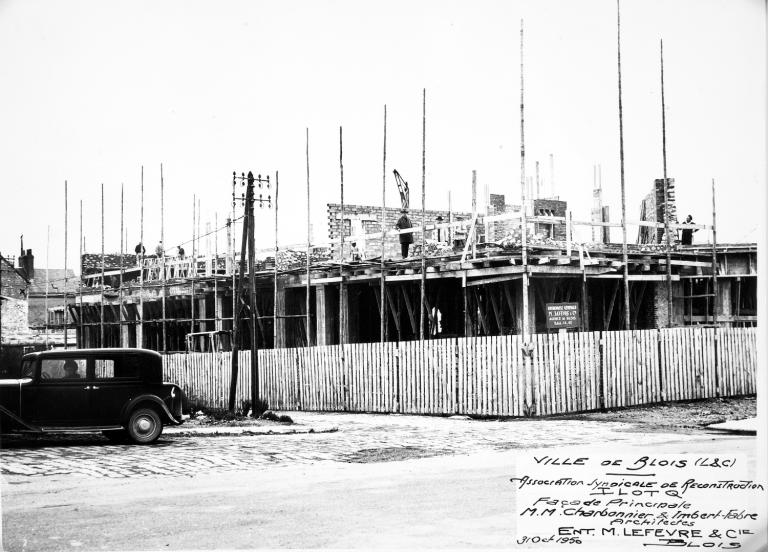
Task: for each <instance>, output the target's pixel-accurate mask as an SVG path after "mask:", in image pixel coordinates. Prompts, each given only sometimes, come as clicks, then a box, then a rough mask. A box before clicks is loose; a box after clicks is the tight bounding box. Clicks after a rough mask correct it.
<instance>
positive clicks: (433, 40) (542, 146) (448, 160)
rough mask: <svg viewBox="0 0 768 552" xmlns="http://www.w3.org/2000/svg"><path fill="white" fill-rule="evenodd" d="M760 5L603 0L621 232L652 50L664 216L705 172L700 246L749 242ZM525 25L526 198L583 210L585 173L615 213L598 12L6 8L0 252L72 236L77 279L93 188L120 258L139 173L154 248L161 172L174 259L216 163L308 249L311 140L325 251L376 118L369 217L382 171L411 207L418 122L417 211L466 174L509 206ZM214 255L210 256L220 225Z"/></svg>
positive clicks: (2, 11) (563, 5) (99, 5)
mask: <svg viewBox="0 0 768 552" xmlns="http://www.w3.org/2000/svg"><path fill="white" fill-rule="evenodd" d="M765 9H766V8H765V3H764V2H762V1H758V0H675V1H664V0H623V1H622V2H621V62H622V102H623V125H624V156H625V184H626V198H627V201H626V205H627V218H628V219H630V220H637V219H639V215H640V201H641V199H642V198H643V197H644V196H645V195H646V194H648V193H649V192H650V190H651V186H652V182H653V179H655V178H661V177H662V176H663V166H662V118H661V85H660V43H661V41H663V47H664V83H665V88H664V95H665V103H666V131H667V132H666V138H667V172H668V175H669V176H670V177H673V178H675V180H676V190H677V202H678V210H679V212H680V213H681V214H683V215H684V214H688V213H690V214H692V215H693V217H694V220H695V221H696V222H699V223H702V224H709V223H711V220H712V196H711V186H712V179H714V180H715V183H716V190H717V192H716V193H717V233H718V242H740V241H756V240H757V239H758V236H762V231H763V230H762V227H761V226H760V225H761V224H763V222H762V219H764V218H765V217H764V215H765V206H766V198H765V189H766V185H765V182H766V155H765V152H766V14H765ZM521 21H522V22H523V26H524V80H525V100H524V102H525V125H524V131H525V150H526V168H525V170H526V174H527V175H528V176H533V175H535V167H536V162H537V161H538V162H539V163H540V175H541V178H542V180H543V191H544V192H545V193H546V194H547V195H549V194H555V195H558V196H560V198H561V199H565V200H567V201H568V204H569V208H571V209H572V211H573V216H574V219H580V220H588V219H589V210H590V208H591V206H592V187H593V175H594V167H595V165H598V164H599V165H600V167H601V174H602V185H603V196H604V204H606V205H609V206H610V209H611V218H612V220H615V221H618V220H619V216H620V205H621V204H620V197H621V195H620V174H621V173H620V164H619V117H618V75H617V26H616V22H617V5H616V2H615V1H612V0H592V1H584V2H574V1H571V0H544V1H533V0H531V1H517V2H513V1H507V0H505V1H501V0H500V1H493V0H480V1H475V2H469V1H456V0H453V1H451V0H448V1H437V0H434V1H432V0H423V1H417V2H410V1H399V0H394V1H387V2H380V1H379V2H374V1H368V2H360V1H353V0H314V1H309V0H292V1H286V2H267V1H258V0H256V1H236V0H229V1H226V0H225V1H220V2H213V1H203V0H197V1H195V0H187V1H164V2H153V1H147V2H142V1H134V2H103V1H91V0H79V1H78V0H72V1H69V0H68V1H65V2H62V1H52V0H50V1H48V0H32V1H28V0H23V1H22V0H0V83H2V85H1V86H0V129H2V131H0V192H1V193H0V197H1V198H2V200H1V204H2V209H1V210H0V217H1V218H0V252H2V253H3V254H4V255H18V251H19V236H20V235H21V234H23V235H24V246H25V248H32V249H33V251H34V253H35V257H36V258H35V264H36V266H37V267H45V266H46V264H48V265H49V266H50V267H51V268H62V267H63V266H64V264H65V255H64V249H65V247H64V246H65V234H66V236H67V260H66V262H67V265H68V266H69V267H70V268H72V267H76V265H77V256H78V253H79V249H78V242H79V236H80V203H81V202H82V219H83V223H82V226H83V235H84V241H85V249H86V251H87V252H92V253H98V252H100V251H101V239H102V231H101V220H102V216H101V215H102V209H101V187H102V185H103V187H104V220H105V223H104V242H105V249H106V251H107V252H118V251H119V250H120V241H121V240H120V237H121V231H120V221H121V190H122V194H123V198H124V199H123V224H124V234H125V235H126V236H127V240H126V243H125V244H124V247H125V249H126V250H127V251H132V250H133V247H134V245H135V244H136V243H137V242H138V241H139V239H140V227H141V214H140V212H141V210H140V205H141V174H142V167H143V174H144V184H143V188H144V222H143V233H144V243H145V245H146V247H147V250H154V247H155V245H157V242H158V240H159V239H160V235H161V220H160V219H161V209H160V203H161V187H160V166H161V164H162V167H163V191H164V195H163V199H164V207H165V208H164V234H165V238H166V239H165V243H166V247H167V248H169V249H171V250H172V251H173V248H174V247H175V246H176V245H178V244H180V243H184V244H187V245H185V249H186V250H187V252H191V244H189V242H190V241H191V239H192V235H193V228H194V225H195V223H194V207H193V206H194V205H195V203H196V202H199V205H200V221H201V222H200V226H201V230H203V231H204V230H205V228H206V224H207V223H209V224H210V225H211V226H212V227H215V226H216V225H215V222H218V226H220V227H222V228H223V227H224V224H225V220H226V218H227V217H228V216H230V214H231V210H232V172H233V171H236V172H237V173H238V174H239V173H241V172H248V171H253V172H254V174H262V175H267V174H269V175H270V180H271V182H273V183H274V181H275V179H278V180H279V187H280V188H279V202H278V207H279V210H278V225H279V230H278V234H279V241H280V243H281V245H282V246H285V247H289V246H291V245H294V244H302V243H304V242H305V240H306V234H307V227H306V220H307V158H306V149H307V143H306V140H307V133H308V135H309V181H310V220H311V223H312V230H313V238H314V240H315V241H322V240H324V239H325V238H326V235H327V215H326V204H327V203H329V202H338V201H339V199H340V159H339V157H340V128H341V129H342V139H341V151H342V162H343V175H344V199H345V203H348V204H374V205H380V204H381V195H382V178H383V174H382V173H383V146H384V143H383V134H384V108H385V106H386V110H387V142H386V202H387V205H389V206H398V205H399V196H398V193H397V188H396V185H395V181H394V179H393V178H392V169H397V170H398V171H399V172H400V173H401V174H402V175H403V176H404V177H405V178H406V180H408V182H409V183H410V186H411V206H412V208H420V206H421V183H422V117H423V116H424V117H425V120H426V122H425V127H426V136H425V144H426V151H425V166H426V174H425V177H424V180H425V187H426V197H427V201H426V203H427V208H447V207H448V198H449V194H450V196H451V204H452V207H453V209H454V210H458V211H461V210H465V211H469V210H470V205H471V181H472V171H473V170H475V171H477V181H478V189H479V190H481V191H482V190H484V189H485V188H486V187H487V188H488V190H489V192H490V193H502V194H505V195H506V196H507V201H508V202H514V203H519V199H520V169H521V167H520V146H521V140H520V134H521V133H520V71H521V69H520V61H521V58H520V27H521ZM422 94H425V95H426V102H425V104H426V110H425V113H423V112H422ZM550 156H551V158H552V160H553V163H552V167H553V168H554V170H553V171H552V170H550ZM65 181H66V182H67V203H68V209H67V212H68V223H67V225H66V232H65V220H64V219H65V217H64V213H65V209H64V203H65V193H64V189H65V184H64V183H65ZM241 192H242V189H239V190H238V194H240V193H241ZM261 192H262V193H263V195H264V196H265V197H266V196H267V195H272V196H273V194H274V188H270V190H266V189H264V190H262V191H261ZM238 211H241V208H240V207H238ZM238 216H239V214H238ZM274 224H275V223H274V209H272V210H270V209H267V208H262V209H258V212H257V221H256V231H257V238H256V241H257V247H258V248H269V247H272V246H273V244H274V239H275V236H274ZM705 234H706V232H700V233H698V234H697V235H696V236H697V239H698V240H701V241H706V240H707V238H708V236H707V235H705ZM635 236H636V229H633V228H630V229H629V239H630V241H634V237H635ZM617 239H618V236H617ZM298 246H299V247H302V246H301V245H298ZM202 247H203V249H204V248H205V243H204V242H203V245H202ZM214 247H215V246H214V243H213V242H210V248H211V249H214ZM216 247H217V248H218V250H219V251H220V252H221V251H224V249H225V248H226V232H225V231H224V230H222V231H221V232H219V234H218V244H217V245H216Z"/></svg>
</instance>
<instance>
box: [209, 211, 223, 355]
mask: <svg viewBox="0 0 768 552" xmlns="http://www.w3.org/2000/svg"><path fill="white" fill-rule="evenodd" d="M213 227H214V228H215V230H214V231H213V235H214V238H213V265H212V266H211V272H212V273H213V329H214V331H217V332H218V331H221V326H222V324H221V316H219V315H220V314H221V312H220V309H219V285H218V284H219V213H218V212H216V211H214V213H213ZM217 350H218V349H217Z"/></svg>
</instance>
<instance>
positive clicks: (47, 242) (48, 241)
mask: <svg viewBox="0 0 768 552" xmlns="http://www.w3.org/2000/svg"><path fill="white" fill-rule="evenodd" d="M47 228H48V229H47V230H46V237H45V348H46V349H47V348H48V288H49V287H51V282H50V278H49V274H48V270H49V269H48V267H49V266H50V261H49V260H48V259H49V257H50V255H49V251H50V249H51V247H50V246H51V225H50V224H49V225H48V227H47Z"/></svg>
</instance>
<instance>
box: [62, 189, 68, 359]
mask: <svg viewBox="0 0 768 552" xmlns="http://www.w3.org/2000/svg"><path fill="white" fill-rule="evenodd" d="M67 208H68V205H67V181H66V180H65V181H64V319H63V320H62V322H64V349H68V348H69V339H67V316H69V308H68V307H69V304H68V301H67V299H68V297H67V285H68V283H69V278H68V276H67V267H68V264H67V252H68V247H69V241H68V240H69V235H68V231H69V224H68V218H67V217H68V211H67Z"/></svg>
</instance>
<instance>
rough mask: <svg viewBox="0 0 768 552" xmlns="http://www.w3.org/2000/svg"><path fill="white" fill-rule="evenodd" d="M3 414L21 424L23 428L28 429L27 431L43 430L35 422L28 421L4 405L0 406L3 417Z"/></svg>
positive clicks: (38, 431)
mask: <svg viewBox="0 0 768 552" xmlns="http://www.w3.org/2000/svg"><path fill="white" fill-rule="evenodd" d="M3 416H5V417H7V418H8V419H9V420H10V421H11V423H13V424H17V425H19V426H21V427H22V428H23V429H26V430H27V431H33V432H35V433H41V432H42V431H43V430H42V429H41V428H40V427H38V426H36V425H34V424H31V423H29V422H26V421H25V420H24V419H23V418H20V417H19V416H17V415H16V414H14V413H13V412H11V411H10V410H8V409H7V408H5V407H4V406H0V417H3Z"/></svg>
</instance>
